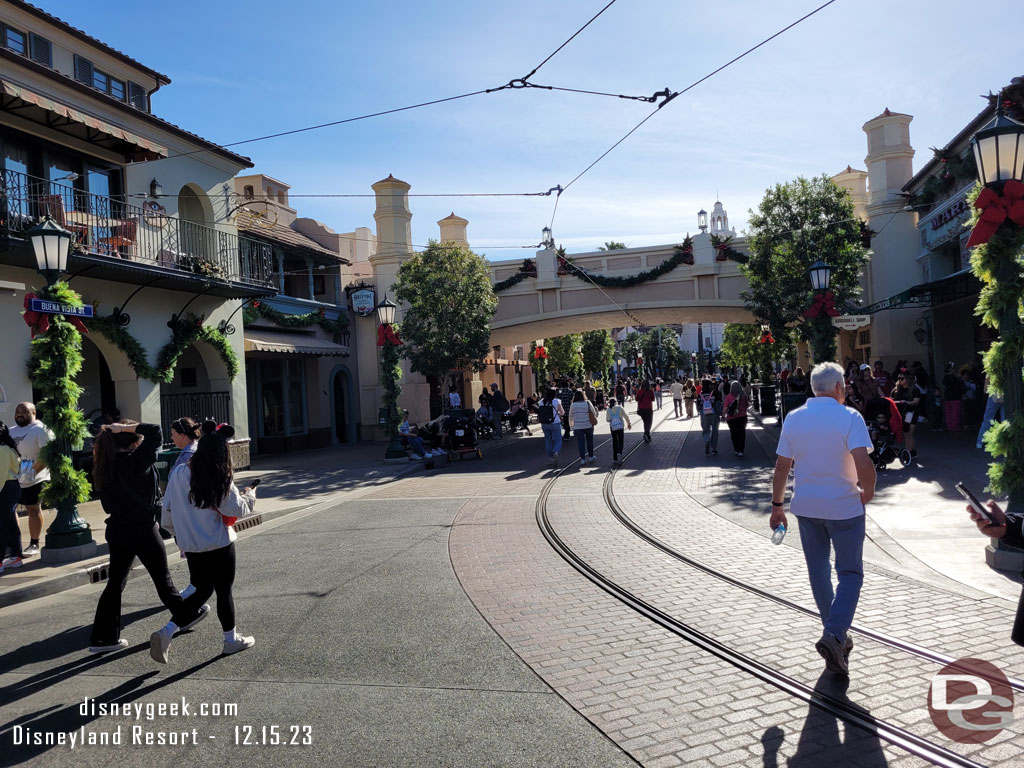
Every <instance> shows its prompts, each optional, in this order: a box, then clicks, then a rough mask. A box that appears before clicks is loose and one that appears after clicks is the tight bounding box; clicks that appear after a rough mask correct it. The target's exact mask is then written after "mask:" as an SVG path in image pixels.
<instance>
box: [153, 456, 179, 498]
mask: <svg viewBox="0 0 1024 768" xmlns="http://www.w3.org/2000/svg"><path fill="white" fill-rule="evenodd" d="M179 453H181V449H180V448H164V449H162V450H159V451H157V452H156V463H155V464H153V466H154V467H156V475H157V477H158V478H159V480H160V492H161V493H163V491H164V489H165V488H166V487H167V476H168V475H169V474H171V467H173V466H174V462H176V461H177V460H178V454H179Z"/></svg>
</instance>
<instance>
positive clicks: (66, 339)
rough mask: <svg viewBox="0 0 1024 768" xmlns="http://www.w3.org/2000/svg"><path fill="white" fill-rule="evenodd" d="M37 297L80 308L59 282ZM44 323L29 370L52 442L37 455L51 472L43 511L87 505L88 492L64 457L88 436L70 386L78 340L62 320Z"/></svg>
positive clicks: (77, 391) (75, 389) (78, 359)
mask: <svg viewBox="0 0 1024 768" xmlns="http://www.w3.org/2000/svg"><path fill="white" fill-rule="evenodd" d="M39 298H41V299H46V300H48V301H55V302H59V303H61V304H70V305H71V306H74V307H81V306H82V297H81V296H79V295H78V294H77V293H75V292H74V291H73V290H71V289H70V288H69V287H68V285H67V283H63V282H61V283H57V284H56V285H51V286H47V287H46V288H43V289H42V290H40V291H39ZM49 321H50V327H49V329H48V330H47V331H46V333H42V334H40V335H38V336H36V338H34V339H33V340H32V352H31V358H30V360H29V371H30V376H31V379H32V385H33V386H34V387H35V388H36V389H38V390H39V391H40V392H42V393H43V397H42V399H41V400H40V401H39V411H40V415H41V417H42V420H43V421H44V422H45V423H46V425H47V426H48V427H49V428H50V429H51V430H53V434H54V438H55V439H53V440H51V441H50V442H48V443H47V444H46V445H45V446H44V447H43V449H42V451H40V454H39V458H40V459H42V460H43V461H44V462H45V463H46V466H47V467H48V468H49V470H50V482H49V483H47V484H46V485H45V486H43V492H42V494H41V495H40V499H41V501H42V504H43V506H45V507H55V506H56V505H57V504H58V502H62V501H68V500H73V501H76V502H80V501H86V500H88V498H89V495H90V493H91V490H92V489H91V488H90V486H89V481H88V479H87V477H86V474H85V472H83V471H82V470H76V469H75V468H74V465H73V464H72V461H71V457H70V456H68V455H66V454H67V453H70V451H68V450H67V449H68V448H73V449H80V448H81V447H82V441H83V440H84V439H85V437H86V435H87V434H88V433H87V431H86V424H85V416H84V415H83V414H82V411H81V410H80V409H79V407H78V398H79V397H80V396H81V394H82V388H81V387H80V386H78V384H76V383H75V376H77V375H78V373H79V372H80V371H81V370H82V336H81V334H80V333H79V332H78V329H77V328H75V326H74V325H72V324H71V323H70V322H68V320H67V319H65V317H64V316H63V315H50V316H49Z"/></svg>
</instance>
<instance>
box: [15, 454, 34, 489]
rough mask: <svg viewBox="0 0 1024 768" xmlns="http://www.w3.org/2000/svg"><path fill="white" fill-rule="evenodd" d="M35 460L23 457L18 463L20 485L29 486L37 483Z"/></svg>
mask: <svg viewBox="0 0 1024 768" xmlns="http://www.w3.org/2000/svg"><path fill="white" fill-rule="evenodd" d="M34 467H35V462H34V461H33V460H32V459H22V460H21V463H20V464H19V465H18V485H20V486H21V487H22V488H28V487H30V486H33V485H35V484H36V470H35V468H34Z"/></svg>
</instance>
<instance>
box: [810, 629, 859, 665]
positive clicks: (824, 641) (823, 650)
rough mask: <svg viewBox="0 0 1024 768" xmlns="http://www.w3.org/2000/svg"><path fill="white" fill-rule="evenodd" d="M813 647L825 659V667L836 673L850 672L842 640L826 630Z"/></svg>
mask: <svg viewBox="0 0 1024 768" xmlns="http://www.w3.org/2000/svg"><path fill="white" fill-rule="evenodd" d="M814 647H815V648H816V649H817V651H818V653H819V654H820V655H821V658H823V659H824V660H825V669H827V670H828V671H829V672H831V673H833V674H836V675H848V674H850V665H849V664H848V663H847V661H846V653H845V650H846V645H845V643H844V642H843V641H842V640H840V639H839V638H838V637H836V636H835V635H833V634H830V633H828V632H826V633H825V634H823V635H822V636H821V640H819V641H818V642H816V643H815V644H814Z"/></svg>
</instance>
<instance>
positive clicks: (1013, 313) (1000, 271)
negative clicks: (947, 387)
mask: <svg viewBox="0 0 1024 768" xmlns="http://www.w3.org/2000/svg"><path fill="white" fill-rule="evenodd" d="M1003 106H1004V105H1003V95H1002V94H1000V95H999V96H998V98H997V99H996V113H995V116H994V118H993V119H992V120H991V121H990V122H989V123H988V124H987V125H986V126H985V127H984V128H982V129H981V130H979V131H978V132H977V133H976V134H974V136H973V137H972V138H971V147H972V149H973V151H974V158H975V161H976V163H977V166H978V184H979V185H980V186H981V187H982V189H981V190H980V192H979V193H978V196H977V199H976V200H975V202H974V207H975V208H977V209H978V211H979V213H978V214H977V220H976V223H975V225H974V229H973V230H972V232H971V236H970V238H969V239H968V241H967V245H968V247H972V248H973V247H975V246H981V247H979V248H978V250H977V251H976V252H975V254H974V257H973V258H972V259H971V264H972V266H973V267H974V271H975V274H976V275H977V276H978V277H979V278H980V279H981V280H982V281H983V282H984V283H985V284H986V285H985V287H984V288H983V289H982V294H981V302H982V303H980V304H979V306H981V307H982V308H983V309H984V311H983V313H982V321H983V322H984V323H985V324H986V325H988V326H990V327H993V328H995V329H996V330H997V331H998V332H999V338H998V339H997V340H996V341H995V342H994V343H993V344H992V348H991V349H990V350H989V352H988V353H987V354H986V355H985V372H986V374H987V375H988V377H989V382H990V386H991V389H993V390H995V391H997V392H1001V393H1002V395H1003V403H1004V407H1005V409H1006V419H1005V421H1004V422H1003V423H1002V424H999V425H995V424H993V425H992V428H991V429H990V430H989V432H988V433H987V435H986V438H985V445H986V448H987V450H988V451H989V453H990V454H992V455H993V458H994V459H995V460H994V461H993V462H992V467H991V469H990V470H989V478H990V479H991V481H992V487H993V490H994V491H995V492H1000V493H1006V494H1007V495H1008V496H1009V500H1010V504H1009V506H1010V508H1012V509H1013V510H1014V511H1015V512H1020V511H1022V509H1024V477H1022V474H1024V458H1022V455H1021V451H1020V446H1021V445H1022V444H1024V384H1022V381H1021V366H1022V362H1024V360H1022V354H1021V345H1020V339H1021V336H1022V334H1024V327H1022V323H1021V317H1020V314H1019V307H1020V302H1021V298H1022V295H1021V294H1022V292H1021V288H1020V276H1021V268H1020V259H1021V253H1022V251H1024V210H1022V205H1021V200H1022V199H1024V183H1022V182H1024V124H1022V123H1020V122H1018V121H1016V120H1013V119H1011V118H1009V117H1007V116H1006V115H1005V114H1004V111H1003ZM997 457H1001V459H1002V460H1001V461H999V460H998V459H997ZM1022 605H1024V604H1022ZM1018 642H1021V641H1020V640H1018Z"/></svg>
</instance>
